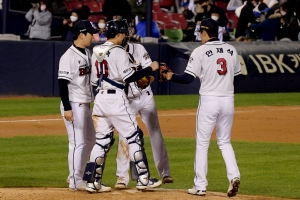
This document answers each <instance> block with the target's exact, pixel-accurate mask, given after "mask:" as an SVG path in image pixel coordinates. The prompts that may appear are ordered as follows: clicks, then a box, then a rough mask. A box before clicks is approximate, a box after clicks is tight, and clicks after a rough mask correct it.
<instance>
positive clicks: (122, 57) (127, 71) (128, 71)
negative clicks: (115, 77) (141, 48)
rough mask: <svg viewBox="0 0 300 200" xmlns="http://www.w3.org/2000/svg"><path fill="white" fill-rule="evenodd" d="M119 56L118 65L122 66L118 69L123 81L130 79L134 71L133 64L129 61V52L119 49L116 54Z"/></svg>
mask: <svg viewBox="0 0 300 200" xmlns="http://www.w3.org/2000/svg"><path fill="white" fill-rule="evenodd" d="M114 53H115V54H116V55H117V58H118V59H117V60H116V65H117V66H120V68H118V70H119V73H120V76H121V77H122V79H123V81H125V79H127V78H128V77H130V76H131V75H132V74H133V73H134V70H133V69H132V68H131V64H130V62H129V59H128V55H127V52H126V51H125V50H123V49H117V51H115V52H114Z"/></svg>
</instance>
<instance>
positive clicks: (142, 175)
mask: <svg viewBox="0 0 300 200" xmlns="http://www.w3.org/2000/svg"><path fill="white" fill-rule="evenodd" d="M126 139H127V140H128V144H129V145H130V144H134V143H136V144H138V145H139V146H140V149H139V150H138V151H136V152H134V155H133V158H134V160H133V162H134V164H135V167H136V170H137V171H136V173H137V175H138V177H139V181H140V182H141V183H142V184H143V185H147V184H148V180H149V177H150V172H149V166H148V160H147V156H146V153H145V149H144V134H143V132H142V130H141V129H139V128H138V130H137V131H136V132H134V133H133V134H132V135H131V136H130V137H128V138H126Z"/></svg>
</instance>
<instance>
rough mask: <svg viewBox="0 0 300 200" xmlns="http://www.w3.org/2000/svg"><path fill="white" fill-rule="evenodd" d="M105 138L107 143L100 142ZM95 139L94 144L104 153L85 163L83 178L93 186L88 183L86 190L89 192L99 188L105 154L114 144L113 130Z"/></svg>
mask: <svg viewBox="0 0 300 200" xmlns="http://www.w3.org/2000/svg"><path fill="white" fill-rule="evenodd" d="M106 139H109V142H108V143H106V144H100V143H102V141H105V140H106ZM97 140H98V142H99V143H96V144H97V145H99V146H100V147H101V148H102V149H103V152H104V154H103V155H100V156H98V157H97V158H96V159H95V162H89V163H87V165H86V168H85V172H84V175H83V180H86V181H87V182H88V183H92V184H93V187H91V186H90V185H91V184H88V185H89V187H87V190H88V191H90V192H97V191H99V190H100V189H101V181H102V175H103V171H104V167H105V161H106V154H107V153H108V152H109V150H110V148H111V146H112V145H113V144H114V141H115V139H114V138H113V132H112V133H111V134H110V135H107V136H105V137H104V138H97Z"/></svg>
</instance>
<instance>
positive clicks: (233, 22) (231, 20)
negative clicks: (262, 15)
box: [226, 11, 239, 29]
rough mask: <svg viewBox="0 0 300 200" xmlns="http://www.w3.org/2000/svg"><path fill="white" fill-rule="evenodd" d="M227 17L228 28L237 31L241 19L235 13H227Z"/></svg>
mask: <svg viewBox="0 0 300 200" xmlns="http://www.w3.org/2000/svg"><path fill="white" fill-rule="evenodd" d="M226 16H227V18H228V28H230V29H235V28H236V26H237V23H238V20H239V18H238V17H237V16H236V15H235V12H234V11H227V12H226Z"/></svg>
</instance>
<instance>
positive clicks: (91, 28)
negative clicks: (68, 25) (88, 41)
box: [72, 20, 100, 34]
mask: <svg viewBox="0 0 300 200" xmlns="http://www.w3.org/2000/svg"><path fill="white" fill-rule="evenodd" d="M72 30H73V33H74V34H79V33H81V32H88V33H91V34H96V33H99V31H100V30H99V29H97V28H96V26H95V25H94V24H93V23H92V22H90V21H89V20H80V21H78V22H76V23H75V25H74V26H73V29H72Z"/></svg>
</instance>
